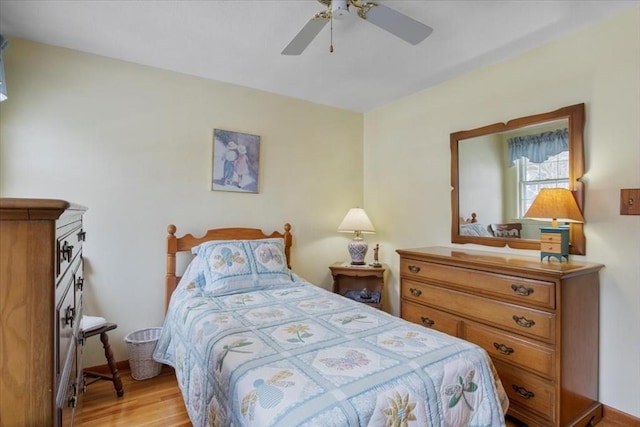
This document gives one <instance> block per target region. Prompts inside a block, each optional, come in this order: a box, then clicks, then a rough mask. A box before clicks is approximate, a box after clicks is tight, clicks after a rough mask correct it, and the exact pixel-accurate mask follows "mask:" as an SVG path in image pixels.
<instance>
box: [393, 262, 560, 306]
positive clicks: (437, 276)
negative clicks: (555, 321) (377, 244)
mask: <svg viewBox="0 0 640 427" xmlns="http://www.w3.org/2000/svg"><path fill="white" fill-rule="evenodd" d="M400 274H401V275H402V276H404V277H407V278H412V279H416V280H428V281H433V282H437V283H439V284H446V285H447V286H450V287H452V288H457V289H460V290H463V291H469V292H472V293H475V294H484V295H494V296H497V297H500V298H504V299H509V300H511V301H514V302H516V303H518V304H524V305H536V306H540V307H545V308H551V309H554V308H555V305H556V304H555V284H554V282H545V281H542V280H533V279H526V278H522V277H514V276H509V275H503V274H496V273H487V272H483V271H477V270H472V269H465V268H458V267H451V266H447V265H440V264H433V263H428V262H422V261H417V260H411V259H404V258H403V259H401V260H400Z"/></svg>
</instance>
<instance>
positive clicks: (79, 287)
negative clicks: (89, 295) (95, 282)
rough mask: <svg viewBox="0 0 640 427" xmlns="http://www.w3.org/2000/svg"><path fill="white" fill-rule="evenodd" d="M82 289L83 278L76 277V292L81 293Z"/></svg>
mask: <svg viewBox="0 0 640 427" xmlns="http://www.w3.org/2000/svg"><path fill="white" fill-rule="evenodd" d="M83 287H84V277H76V290H78V291H81V290H82V288H83Z"/></svg>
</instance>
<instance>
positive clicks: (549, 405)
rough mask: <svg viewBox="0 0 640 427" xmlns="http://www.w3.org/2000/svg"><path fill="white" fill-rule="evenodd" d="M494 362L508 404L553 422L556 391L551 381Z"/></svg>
mask: <svg viewBox="0 0 640 427" xmlns="http://www.w3.org/2000/svg"><path fill="white" fill-rule="evenodd" d="M494 364H495V367H496V369H497V371H498V376H499V377H500V380H501V381H502V385H503V387H504V389H505V391H506V392H507V396H508V397H509V404H510V405H514V406H515V405H517V406H519V407H521V408H523V409H525V410H526V411H528V412H532V413H535V414H536V415H538V416H540V417H542V418H544V419H545V420H547V421H548V422H549V423H550V424H553V420H554V419H555V418H556V416H555V414H556V407H555V405H556V403H555V402H556V392H555V386H554V384H553V382H550V381H545V380H543V379H541V378H540V377H537V376H536V375H533V374H530V373H528V372H524V371H522V370H519V369H517V368H515V367H513V366H509V365H507V364H504V363H500V362H498V361H495V362H494Z"/></svg>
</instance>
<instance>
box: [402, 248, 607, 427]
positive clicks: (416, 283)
mask: <svg viewBox="0 0 640 427" xmlns="http://www.w3.org/2000/svg"><path fill="white" fill-rule="evenodd" d="M397 252H398V253H399V254H400V296H401V316H402V318H404V319H406V320H409V321H411V322H414V323H418V324H421V325H424V326H427V327H430V328H434V329H437V330H439V331H442V332H445V333H448V334H450V335H454V336H458V337H460V338H463V339H466V340H468V341H471V342H473V343H475V344H478V345H480V346H481V347H483V348H484V349H485V350H486V351H487V353H489V355H490V356H491V358H492V360H493V362H494V364H495V366H496V369H497V370H498V373H499V375H500V378H501V380H502V383H503V385H504V388H505V390H506V391H507V395H508V396H509V400H510V406H509V414H510V415H512V416H514V417H515V418H517V419H519V420H521V421H523V422H525V423H528V424H529V425H532V426H568V425H571V426H586V425H590V424H589V423H590V422H591V423H594V424H595V422H597V421H599V420H600V419H601V418H602V409H601V405H600V403H599V402H598V325H599V279H598V272H599V270H600V269H601V268H602V265H600V264H591V263H578V262H573V261H571V262H562V263H560V262H557V261H555V260H553V261H550V262H545V261H539V260H538V259H536V258H533V257H524V256H516V255H510V254H507V255H505V254H499V253H493V252H483V251H469V250H455V249H453V248H437V247H434V248H420V249H401V250H398V251H397Z"/></svg>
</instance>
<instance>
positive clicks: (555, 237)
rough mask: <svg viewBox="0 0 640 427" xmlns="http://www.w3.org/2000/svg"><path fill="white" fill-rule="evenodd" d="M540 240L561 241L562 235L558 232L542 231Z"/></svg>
mask: <svg viewBox="0 0 640 427" xmlns="http://www.w3.org/2000/svg"><path fill="white" fill-rule="evenodd" d="M540 241H541V242H543V243H558V244H559V243H560V242H562V235H561V234H558V233H540Z"/></svg>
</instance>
